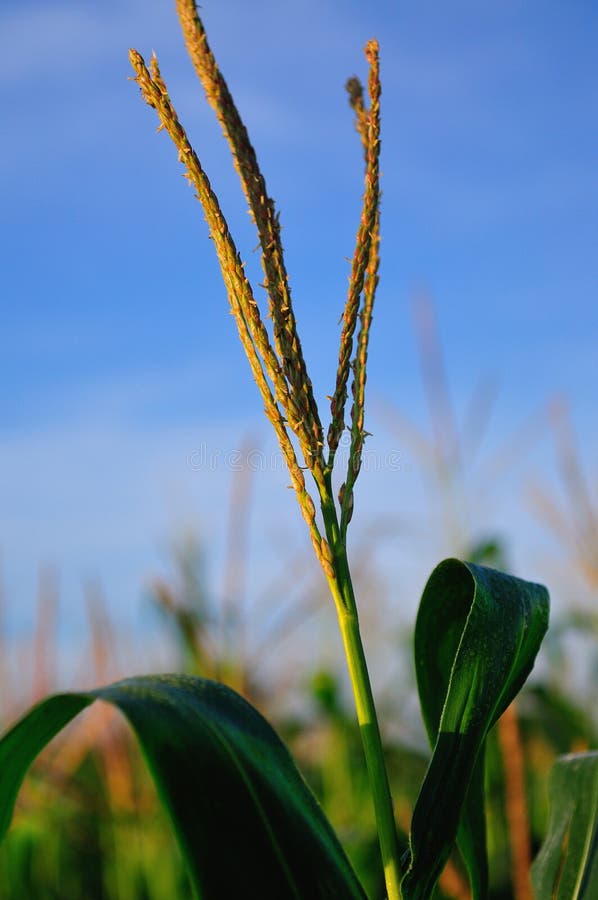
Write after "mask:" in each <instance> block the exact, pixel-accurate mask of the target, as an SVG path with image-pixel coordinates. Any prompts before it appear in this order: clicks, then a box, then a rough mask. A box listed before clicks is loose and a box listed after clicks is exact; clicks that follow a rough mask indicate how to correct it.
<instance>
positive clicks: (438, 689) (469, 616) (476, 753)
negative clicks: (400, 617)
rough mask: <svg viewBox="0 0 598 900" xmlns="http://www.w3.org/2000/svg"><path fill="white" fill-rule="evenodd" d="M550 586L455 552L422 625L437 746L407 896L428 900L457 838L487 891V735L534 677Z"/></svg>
mask: <svg viewBox="0 0 598 900" xmlns="http://www.w3.org/2000/svg"><path fill="white" fill-rule="evenodd" d="M548 609H549V599H548V592H547V591H546V589H545V588H544V587H542V586H540V585H537V584H530V583H528V582H526V581H521V580H520V579H518V578H513V577H511V576H509V575H504V574H503V573H501V572H496V571H494V570H493V569H487V568H485V567H484V566H478V565H474V564H473V563H465V562H460V561H459V560H457V559H448V560H445V561H444V562H442V563H440V565H439V566H437V568H436V569H435V570H434V571H433V572H432V575H431V576H430V579H429V581H428V583H427V585H426V587H425V589H424V593H423V595H422V599H421V603H420V607H419V612H418V616H417V622H416V626H415V637H414V646H415V668H416V674H417V685H418V690H419V697H420V703H421V707H422V713H423V718H424V723H425V726H426V731H427V733H428V738H429V740H430V745H431V746H432V747H433V753H432V759H431V761H430V764H429V767H428V771H427V773H426V777H425V779H424V782H423V784H422V787H421V790H420V793H419V796H418V799H417V802H416V805H415V809H414V812H413V819H412V823H411V835H410V848H411V855H410V860H409V867H408V870H407V872H406V874H405V876H404V877H403V881H402V885H401V887H402V890H403V895H404V898H405V900H425V898H428V897H429V896H430V894H431V893H432V891H433V889H434V885H435V883H436V881H437V879H438V876H439V875H440V873H441V872H442V869H443V867H444V864H445V863H446V860H447V859H448V856H449V854H450V852H451V849H452V847H453V845H454V842H455V839H457V841H458V844H459V848H460V850H461V852H462V854H463V857H464V859H465V862H466V865H467V868H468V871H469V876H470V881H471V886H472V892H473V896H474V898H476V900H480V898H484V897H486V895H487V891H488V865H487V854H486V834H485V828H486V826H485V815H484V756H483V754H484V741H485V738H486V735H487V734H488V731H489V730H490V728H491V727H492V725H493V724H494V723H495V722H496V720H497V719H498V718H499V716H500V715H501V714H502V712H504V710H505V709H506V707H507V706H508V705H509V703H510V702H511V701H512V700H513V698H514V697H515V695H516V694H517V692H518V691H519V690H520V688H521V686H522V685H523V683H524V681H525V679H526V678H527V676H528V675H529V673H530V671H531V669H532V666H533V664H534V659H535V657H536V654H537V652H538V649H539V647H540V644H541V642H542V638H543V637H544V634H545V632H546V629H547V627H548Z"/></svg>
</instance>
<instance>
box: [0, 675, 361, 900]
mask: <svg viewBox="0 0 598 900" xmlns="http://www.w3.org/2000/svg"><path fill="white" fill-rule="evenodd" d="M96 699H100V700H105V701H108V702H109V703H112V704H114V705H115V706H116V707H118V709H119V710H120V711H121V712H122V713H123V714H124V716H125V717H126V719H127V720H128V721H129V723H130V725H131V726H132V728H133V730H134V731H135V733H136V734H137V737H138V738H139V741H140V744H141V747H142V750H143V753H144V755H145V758H146V760H147V763H148V766H149V769H150V771H151V773H152V776H153V778H154V781H155V783H156V787H157V789H158V793H159V795H160V797H161V799H162V801H163V802H164V804H165V806H166V808H167V809H168V812H169V814H170V816H171V819H172V823H173V826H174V830H175V833H176V835H177V838H178V841H179V844H180V846H181V849H182V852H183V855H184V857H185V860H186V863H187V866H188V870H189V875H190V878H191V882H192V884H193V886H194V889H195V892H196V895H197V897H199V898H202V900H220V898H222V897H225V896H226V897H247V898H260V900H269V898H270V900H279V898H281V897H285V898H287V897H288V898H306V897H309V898H310V900H311V898H313V900H319V898H322V900H324V898H330V900H332V898H338V897H343V898H345V897H346V898H360V900H364V898H365V894H364V892H363V889H362V887H361V885H360V884H359V882H358V880H357V877H356V875H355V873H354V872H353V870H352V869H351V866H350V864H349V862H348V860H347V858H346V856H345V854H344V852H343V850H342V848H341V846H340V844H339V842H338V840H337V838H336V836H335V834H334V832H333V830H332V828H331V826H330V824H329V823H328V821H327V819H326V818H325V816H324V814H323V812H322V810H321V809H320V807H319V806H318V804H317V802H316V800H315V798H314V797H313V795H312V793H311V792H310V790H309V788H308V787H307V785H306V784H305V782H304V781H303V778H302V777H301V775H300V774H299V772H298V770H297V768H296V767H295V764H294V763H293V761H292V759H291V757H290V755H289V753H288V751H287V749H286V747H285V746H284V744H283V743H282V742H281V741H280V739H279V738H278V736H277V735H276V733H275V732H274V731H273V730H272V728H271V727H270V725H269V724H268V723H267V722H266V720H265V719H264V718H263V717H262V716H261V715H260V714H259V713H258V712H257V711H256V710H255V709H254V708H253V707H252V706H250V705H249V704H248V703H247V702H246V701H245V700H243V699H242V698H241V697H240V696H239V695H238V694H235V693H234V691H232V690H230V689H228V688H226V687H224V686H223V685H221V684H216V683H215V682H211V681H207V680H204V679H199V678H190V677H185V676H179V675H167V676H155V677H153V676H148V677H144V678H133V679H129V680H126V681H121V682H117V683H116V684H113V685H110V686H109V687H105V688H100V689H98V690H94V691H87V692H84V693H77V694H59V695H56V696H54V697H50V698H49V699H47V700H44V701H43V702H42V703H40V704H39V705H38V706H36V707H34V708H33V709H32V710H31V711H30V712H29V713H28V714H27V715H26V716H25V717H24V718H23V719H21V720H20V721H19V722H18V723H17V724H16V725H15V726H14V727H13V728H12V729H11V730H10V731H9V732H8V733H7V734H6V735H5V736H4V737H3V738H2V740H1V741H0V838H1V837H2V836H3V835H4V833H5V832H6V830H7V828H8V826H9V824H10V819H11V816H12V812H13V808H14V804H15V800H16V797H17V793H18V790H19V787H20V785H21V783H22V781H23V778H24V777H25V773H26V771H27V769H28V768H29V766H30V764H31V763H32V761H33V760H34V759H35V757H36V756H37V754H38V753H39V752H40V750H42V748H43V747H44V746H45V745H46V744H47V743H48V741H49V740H51V738H53V737H54V736H55V735H56V734H57V733H58V732H59V731H60V730H61V729H62V728H63V727H64V726H65V725H66V724H67V723H68V722H69V721H70V720H71V719H72V718H73V717H74V716H76V715H77V713H79V712H80V711H81V710H82V709H83V708H84V707H86V706H88V705H89V704H90V703H92V702H93V701H94V700H96Z"/></svg>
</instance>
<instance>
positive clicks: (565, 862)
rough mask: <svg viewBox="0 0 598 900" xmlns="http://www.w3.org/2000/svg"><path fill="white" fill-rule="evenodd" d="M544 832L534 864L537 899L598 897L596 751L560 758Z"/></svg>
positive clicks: (597, 766) (593, 899)
mask: <svg viewBox="0 0 598 900" xmlns="http://www.w3.org/2000/svg"><path fill="white" fill-rule="evenodd" d="M550 804H551V809H550V822H549V825H548V834H547V837H546V840H545V842H544V844H543V846H542V849H541V850H540V852H539V854H538V856H537V858H536V861H535V862H534V864H533V866H532V880H533V885H534V892H535V895H536V900H595V898H596V897H598V752H594V753H577V754H571V755H569V756H563V757H561V759H558V760H557V761H556V763H555V764H554V766H553V768H552V773H551V776H550Z"/></svg>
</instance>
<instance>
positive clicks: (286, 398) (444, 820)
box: [0, 0, 598, 900]
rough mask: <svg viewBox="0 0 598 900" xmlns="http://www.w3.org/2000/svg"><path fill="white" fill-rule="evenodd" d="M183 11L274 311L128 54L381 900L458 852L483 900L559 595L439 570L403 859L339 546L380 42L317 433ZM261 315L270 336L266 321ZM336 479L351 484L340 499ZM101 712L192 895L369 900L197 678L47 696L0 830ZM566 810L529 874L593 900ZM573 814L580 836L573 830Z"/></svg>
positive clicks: (427, 631) (298, 792)
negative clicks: (313, 650)
mask: <svg viewBox="0 0 598 900" xmlns="http://www.w3.org/2000/svg"><path fill="white" fill-rule="evenodd" d="M177 10H178V14H179V18H180V22H181V25H182V30H183V34H184V37H185V42H186V45H187V48H188V50H189V53H190V56H191V59H192V62H193V65H194V67H195V70H196V72H197V75H198V77H199V80H200V82H201V84H202V85H203V88H204V90H205V93H206V96H207V99H208V101H209V103H210V104H211V106H212V107H213V109H214V111H215V113H216V116H217V118H218V121H219V122H220V125H221V127H222V129H223V132H224V134H225V137H226V139H227V141H228V143H229V146H230V149H231V153H232V157H233V162H234V165H235V168H236V170H237V173H238V175H239V178H240V181H241V185H242V188H243V192H244V194H245V198H246V200H247V203H248V205H249V209H250V212H251V215H252V218H253V222H254V224H255V227H256V230H257V233H258V236H259V245H260V248H261V261H262V266H263V270H264V286H265V288H266V292H267V296H268V310H267V316H266V315H265V314H264V312H263V311H262V310H260V308H259V306H258V303H257V301H256V299H255V294H254V291H253V289H252V286H251V284H250V283H249V281H248V279H247V277H246V274H245V269H244V265H243V262H242V260H241V257H240V255H239V252H238V250H237V247H236V245H235V243H234V241H233V238H232V236H231V234H230V231H229V228H228V225H227V222H226V220H225V217H224V215H223V213H222V211H221V208H220V205H219V202H218V198H217V197H216V195H215V194H214V192H213V190H212V188H211V186H210V182H209V180H208V177H207V175H206V173H205V172H204V170H203V168H202V165H201V162H200V160H199V158H198V156H197V154H196V153H195V150H194V149H193V147H192V146H191V143H190V142H189V139H188V137H187V134H186V132H185V129H184V128H183V126H182V124H181V122H180V121H179V119H178V117H177V114H176V111H175V108H174V106H173V104H172V101H171V99H170V97H169V94H168V91H167V88H166V84H165V82H164V80H163V78H162V75H161V73H160V69H159V66H158V61H157V58H156V57H155V55H154V56H152V59H151V60H150V63H149V65H146V63H145V61H144V59H143V58H142V56H141V55H140V54H139V53H138V52H137V51H135V50H131V51H130V61H131V65H132V67H133V71H134V80H135V81H136V83H137V85H138V87H139V89H140V91H141V95H142V97H143V99H144V100H145V102H146V103H147V104H148V105H149V106H150V107H152V108H153V109H154V110H155V112H156V114H157V116H158V119H159V130H165V131H166V132H167V133H168V135H169V136H170V138H171V140H172V142H173V143H174V145H175V147H176V148H177V150H178V154H179V159H180V161H181V163H182V164H183V166H184V168H185V174H186V177H187V178H188V180H189V181H190V182H191V184H192V186H193V187H194V189H195V193H196V196H197V199H198V200H199V201H200V203H201V206H202V208H203V212H204V216H205V218H206V221H207V224H208V229H209V232H210V237H211V238H212V240H213V243H214V247H215V250H216V253H217V256H218V260H219V263H220V267H221V271H222V277H223V279H224V283H225V286H226V290H227V293H228V300H229V303H230V309H231V312H232V314H233V317H234V319H235V323H236V326H237V329H238V333H239V337H240V340H241V343H242V345H243V349H244V351H245V353H246V356H247V359H248V361H249V365H250V368H251V373H252V375H253V378H254V380H255V382H256V384H257V387H258V389H259V391H260V394H261V398H262V401H263V404H264V410H265V413H266V416H267V417H268V419H269V420H270V422H271V423H272V427H273V428H274V431H275V434H276V437H277V439H278V442H279V444H280V448H281V451H282V453H283V456H284V459H285V461H286V465H287V468H288V472H289V477H290V480H291V485H292V488H293V490H294V492H295V494H296V497H297V501H298V504H299V508H300V511H301V513H302V515H303V518H304V519H305V522H306V524H307V528H308V530H309V535H310V537H311V542H312V544H313V549H314V552H315V555H316V557H317V559H318V561H319V563H320V565H321V568H322V571H323V575H324V577H325V579H326V581H327V584H328V587H329V589H330V595H331V599H332V602H333V603H334V605H335V608H336V613H337V617H338V624H339V628H340V633H341V636H342V642H343V646H344V652H345V656H346V663H347V669H348V674H349V679H350V682H351V686H352V690H353V695H354V700H355V710H356V715H357V721H358V724H359V730H360V735H361V739H362V743H363V754H364V758H365V765H366V768H367V773H368V778H369V785H370V791H371V799H372V804H373V808H374V812H375V818H376V823H377V832H378V839H379V845H380V854H381V860H382V866H383V870H384V877H385V882H386V893H387V896H388V900H398V898H399V897H403V898H405V900H423V898H428V897H430V896H431V895H432V893H433V891H434V889H435V885H436V882H437V880H438V878H439V876H440V874H441V872H442V870H443V867H444V865H445V863H446V861H447V859H448V857H449V854H450V852H451V851H452V849H453V846H454V845H455V843H456V844H457V845H458V847H459V849H460V851H461V854H462V857H463V859H464V861H465V864H466V867H467V871H468V874H469V879H470V883H471V891H472V894H473V897H474V898H476V900H478V898H480V900H481V898H484V897H486V896H487V893H488V864H487V852H486V838H485V818H484V746H485V741H486V737H487V735H488V732H489V730H490V728H491V727H492V726H493V725H494V724H495V722H496V721H497V720H498V718H499V717H500V716H501V714H502V713H503V712H504V711H505V710H506V709H507V708H508V706H509V705H510V703H511V701H512V700H513V698H514V697H515V695H516V694H517V693H518V691H519V690H520V688H521V686H522V685H523V683H524V681H525V680H526V678H527V676H528V675H529V673H530V671H531V669H532V667H533V664H534V660H535V657H536V654H537V652H538V649H539V646H540V643H541V641H542V638H543V636H544V634H545V632H546V629H547V627H548V611H549V600H548V593H547V591H546V589H545V588H544V587H542V586H540V585H537V584H531V583H528V582H525V581H522V580H520V579H518V578H514V577H512V576H509V575H506V574H503V573H501V572H498V571H494V570H492V569H489V568H486V567H484V566H481V565H477V564H475V563H472V562H463V561H459V560H456V559H450V560H445V561H444V562H441V563H440V564H439V565H438V566H437V568H436V569H435V570H434V572H433V573H432V575H431V576H430V579H429V581H428V583H427V585H426V587H425V589H424V592H423V595H422V598H421V603H420V607H419V612H418V615H417V621H416V627H415V636H414V652H415V668H416V674H417V683H418V690H419V696H420V702H421V708H422V714H423V719H424V723H425V726H426V730H427V734H428V737H429V741H430V745H431V748H432V753H431V758H430V762H429V766H428V770H427V773H426V775H425V777H424V780H423V783H422V785H421V789H420V791H419V796H418V799H417V802H416V804H415V808H414V810H413V815H412V819H411V828H410V838H409V847H408V849H407V851H406V852H405V853H403V854H400V853H399V848H398V843H397V833H396V826H395V811H394V809H393V802H392V798H391V794H390V789H389V780H388V776H387V769H386V765H385V758H384V751H383V743H382V738H381V733H380V728H379V725H378V719H377V714H376V707H375V703H374V697H373V694H372V689H371V685H370V678H369V674H368V668H367V663H366V655H365V652H364V648H363V644H362V638H361V633H360V626H359V616H358V605H357V598H356V596H355V592H354V589H353V582H352V578H351V565H350V559H349V555H348V552H347V535H348V531H349V528H350V525H351V521H352V517H353V513H354V489H355V484H356V481H357V478H358V477H359V474H360V468H361V460H362V452H363V447H364V441H365V439H366V437H367V432H366V430H365V424H364V407H365V386H366V371H367V358H368V344H369V339H370V331H371V323H372V310H373V306H374V299H375V294H376V287H377V284H378V268H379V242H380V183H379V181H380V180H379V154H380V96H381V88H380V73H379V51H378V43H377V42H376V41H375V40H372V41H369V42H368V44H367V45H366V48H365V55H366V59H367V62H368V66H369V75H368V81H367V88H366V89H364V88H363V86H362V85H361V83H360V82H359V81H358V79H356V78H352V79H350V80H349V82H348V84H347V88H348V92H349V99H350V104H351V107H352V109H353V112H354V116H355V123H356V128H357V132H358V135H359V138H360V140H361V143H362V146H363V151H364V158H365V187H364V193H363V205H362V212H361V219H360V222H359V226H358V228H357V236H356V242H355V251H354V254H353V258H352V263H351V273H350V280H349V288H348V294H347V300H346V304H345V308H344V313H343V317H342V327H341V333H340V341H339V350H338V366H337V373H336V382H335V384H334V385H333V387H332V391H331V398H330V416H329V423H328V426H327V428H326V429H325V428H324V424H323V420H322V415H321V409H320V405H319V404H318V403H317V401H316V397H315V393H314V390H313V387H312V382H311V380H310V378H309V373H308V368H307V365H306V362H305V359H304V355H303V350H302V346H301V341H300V338H299V333H298V329H297V322H296V319H295V313H294V307H293V301H292V297H291V291H290V287H289V279H288V275H287V270H286V267H285V260H284V253H283V247H282V242H281V231H280V224H279V217H278V213H277V211H276V209H275V205H274V202H273V200H272V199H271V197H270V196H269V194H268V190H267V187H266V182H265V180H264V177H263V175H262V172H261V170H260V168H259V165H258V161H257V158H256V154H255V151H254V149H253V147H252V144H251V142H250V139H249V136H248V133H247V130H246V128H245V125H244V123H243V121H242V119H241V116H240V115H239V112H238V110H237V108H236V106H235V103H234V101H233V98H232V96H231V93H230V91H229V89H228V87H227V84H226V82H225V80H224V78H223V76H222V74H221V72H220V70H219V68H218V65H217V63H216V60H215V58H214V56H213V54H212V51H211V49H210V46H209V44H208V41H207V37H206V33H205V30H204V28H203V25H202V22H201V20H200V18H199V15H198V11H197V7H196V5H195V2H194V0H177ZM268 318H269V319H270V320H271V323H272V324H271V327H270V326H267V324H266V322H267V319H268ZM349 391H350V396H351V401H350V404H349ZM349 407H350V408H349ZM346 429H347V430H348V432H349V435H350V452H349V458H348V463H347V465H346V469H345V470H344V471H341V472H340V473H339V467H340V466H341V465H342V464H341V462H340V455H337V450H338V448H339V442H340V439H341V436H342V435H343V432H344V431H345V430H346ZM333 474H334V475H335V476H338V475H339V474H340V480H341V488H340V491H339V492H338V495H336V492H335V490H334V488H333ZM97 699H99V700H103V701H107V702H109V703H111V704H113V705H115V706H116V707H117V708H118V709H119V710H120V711H121V712H122V713H123V714H124V716H125V718H126V719H127V720H128V722H129V723H130V725H131V726H132V728H133V731H134V732H135V733H136V735H137V737H138V739H139V742H140V746H141V749H142V752H143V754H144V756H145V759H146V761H147V764H148V766H149V769H150V771H151V773H152V775H153V778H154V781H155V784H156V788H157V791H158V794H159V796H160V798H161V799H162V801H163V803H164V805H165V807H166V809H167V811H168V813H169V815H170V817H171V821H172V825H173V829H174V832H175V834H176V836H177V839H178V842H179V845H180V848H181V850H182V853H183V857H184V859H185V862H186V865H187V869H188V873H189V877H190V882H191V884H192V888H193V890H194V892H195V894H196V896H197V897H201V898H209V900H214V898H229V897H241V896H242V897H251V898H260V900H280V898H286V897H294V898H304V900H318V898H322V900H324V898H364V897H365V892H364V890H363V887H362V886H361V884H360V882H359V880H358V878H357V875H356V874H355V872H354V871H353V869H352V867H351V865H350V863H349V861H348V858H347V856H346V854H345V852H344V850H343V848H342V846H341V844H340V841H339V840H338V838H337V837H336V835H335V833H334V831H333V829H332V826H331V825H330V824H329V822H328V821H327V819H326V817H325V815H324V813H323V811H322V809H321V808H320V807H319V805H318V803H317V802H316V800H315V798H314V796H313V795H312V793H311V791H310V789H309V787H308V786H307V784H306V782H305V781H304V779H303V778H302V776H301V774H300V773H299V771H298V769H297V768H296V766H295V764H294V762H293V760H292V759H291V756H290V754H289V752H288V751H287V749H286V747H285V746H284V744H283V743H282V741H281V740H280V739H279V737H278V736H277V735H276V733H275V732H274V730H273V729H272V728H271V726H270V725H269V724H268V722H266V720H265V719H264V718H263V717H262V716H261V715H260V713H259V712H258V711H257V710H256V709H255V708H254V707H253V706H251V705H250V704H249V703H248V702H247V701H245V700H244V699H243V698H242V697H241V696H239V695H238V694H236V693H235V692H234V691H232V690H231V689H230V688H227V687H225V686H224V685H222V684H219V683H216V682H214V681H210V680H207V679H202V678H195V677H190V676H182V675H171V676H147V677H140V678H133V679H128V680H124V681H120V682H117V683H115V684H112V685H109V686H107V687H101V688H98V689H96V690H92V691H85V692H79V693H66V694H59V695H55V696H52V697H49V698H48V699H46V700H44V701H43V702H41V703H40V704H38V705H37V706H35V707H34V708H33V709H32V710H30V711H29V713H27V715H25V717H24V718H22V719H21V720H20V721H19V722H17V723H16V724H15V725H14V726H13V727H12V728H11V729H10V730H9V731H8V732H7V734H6V735H5V736H4V737H3V739H2V741H1V742H0V835H2V834H4V832H5V831H6V830H7V828H8V827H9V824H10V819H11V816H12V812H13V808H14V804H15V801H16V797H17V793H18V790H19V787H20V784H21V782H22V780H23V778H24V777H25V774H26V771H27V769H28V767H29V765H30V763H31V762H32V761H33V759H34V758H35V757H36V755H37V754H38V753H39V751H40V750H41V749H42V748H43V746H44V745H45V744H46V743H47V742H48V741H49V740H50V739H51V738H52V737H53V736H54V735H56V734H57V733H58V732H59V731H60V730H61V729H62V728H63V727H64V726H65V725H66V724H67V723H68V722H70V720H71V719H73V717H74V716H76V715H77V714H78V713H79V712H81V711H82V710H83V709H84V708H85V707H87V706H88V705H89V704H91V703H92V702H93V701H95V700H97ZM595 763H596V759H595V757H594V756H591V755H590V756H588V757H586V758H584V762H583V765H581V768H582V769H583V784H584V785H585V788H586V790H585V793H584V796H586V794H587V790H590V789H591V790H592V791H594V794H595V791H596V785H597V784H598V776H597V774H596V769H597V767H596V764H595ZM560 765H561V769H559V770H558V772H557V774H556V775H555V785H556V786H555V791H556V792H557V794H559V792H560V794H559V796H563V791H567V792H568V796H569V797H573V796H574V792H573V791H572V790H571V789H569V788H568V787H567V778H568V777H569V775H570V774H571V773H572V769H571V768H570V767H568V765H567V763H566V762H563V763H561V764H560ZM578 768H579V766H578ZM565 772H566V773H567V776H566V777H565V776H564V774H563V773H565ZM573 774H574V773H573ZM574 780H575V779H574ZM576 783H578V782H577V781H576ZM561 784H565V787H560V786H559V785H561ZM588 785H589V786H590V787H589V788H588ZM594 794H592V795H591V796H592V797H593V796H594ZM572 802H573V801H572ZM564 807H565V812H563V813H562V814H561V812H559V809H560V807H559V804H558V803H556V804H555V806H554V811H555V813H554V816H555V818H554V822H553V824H552V825H551V835H550V840H549V842H548V843H547V845H546V847H545V848H544V851H543V855H542V857H541V858H540V859H539V860H538V863H537V869H536V873H535V882H536V885H537V890H538V891H539V894H538V896H539V897H540V900H544V898H546V900H547V898H548V897H552V896H558V897H565V896H566V897H567V898H569V897H573V896H575V897H582V896H583V897H587V898H589V897H590V892H591V891H592V889H593V890H594V894H593V895H592V896H596V893H595V891H596V889H597V881H596V878H595V875H596V871H595V870H596V856H597V854H596V821H595V819H596V804H595V803H592V802H591V801H590V802H589V803H585V802H584V805H583V808H582V805H580V804H576V803H575V802H573V806H572V805H571V802H569V803H568V804H567V803H565V804H564ZM567 816H568V817H569V818H567ZM571 819H573V821H574V825H575V828H574V830H571V829H570V828H569V822H570V821H571ZM563 823H564V824H563ZM572 828H573V826H572ZM575 854H576V855H575ZM563 859H564V860H565V861H564V862H563ZM572 872H573V875H571V873H572ZM563 873H564V874H563ZM565 875H566V876H567V878H568V879H569V880H568V881H567V884H569V883H570V879H571V877H573V879H574V881H575V879H577V881H576V882H575V883H576V884H577V885H578V887H579V885H581V889H580V890H577V888H576V890H577V893H567V894H564V893H563V892H562V891H561V889H560V887H559V881H560V880H562V878H564V877H565ZM584 886H585V887H584ZM584 890H585V893H584ZM558 891H560V893H556V892H558Z"/></svg>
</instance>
